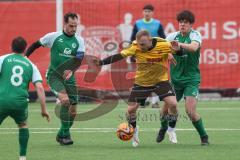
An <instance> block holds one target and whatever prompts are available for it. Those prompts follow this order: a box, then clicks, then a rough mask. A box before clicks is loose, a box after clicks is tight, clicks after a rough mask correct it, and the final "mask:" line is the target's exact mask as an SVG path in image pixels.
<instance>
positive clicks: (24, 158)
mask: <svg viewBox="0 0 240 160" xmlns="http://www.w3.org/2000/svg"><path fill="white" fill-rule="evenodd" d="M19 160H27V158H26V157H25V156H20V157H19Z"/></svg>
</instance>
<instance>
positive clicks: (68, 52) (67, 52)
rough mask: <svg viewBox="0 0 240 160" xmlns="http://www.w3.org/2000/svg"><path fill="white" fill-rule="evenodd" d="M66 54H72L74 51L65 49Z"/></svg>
mask: <svg viewBox="0 0 240 160" xmlns="http://www.w3.org/2000/svg"><path fill="white" fill-rule="evenodd" d="M63 53H64V54H68V55H69V54H71V53H72V50H71V49H70V48H65V49H64V51H63Z"/></svg>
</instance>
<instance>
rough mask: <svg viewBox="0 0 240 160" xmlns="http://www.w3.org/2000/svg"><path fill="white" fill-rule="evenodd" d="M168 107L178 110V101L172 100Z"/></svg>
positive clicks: (168, 102)
mask: <svg viewBox="0 0 240 160" xmlns="http://www.w3.org/2000/svg"><path fill="white" fill-rule="evenodd" d="M166 104H167V106H169V108H170V109H175V110H176V109H177V101H176V100H171V101H167V102H166Z"/></svg>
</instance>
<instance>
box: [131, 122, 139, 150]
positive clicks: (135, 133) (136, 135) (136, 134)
mask: <svg viewBox="0 0 240 160" xmlns="http://www.w3.org/2000/svg"><path fill="white" fill-rule="evenodd" d="M138 130H139V127H138V126H136V128H135V129H134V134H133V138H132V146H133V147H137V146H138V145H139V138H138Z"/></svg>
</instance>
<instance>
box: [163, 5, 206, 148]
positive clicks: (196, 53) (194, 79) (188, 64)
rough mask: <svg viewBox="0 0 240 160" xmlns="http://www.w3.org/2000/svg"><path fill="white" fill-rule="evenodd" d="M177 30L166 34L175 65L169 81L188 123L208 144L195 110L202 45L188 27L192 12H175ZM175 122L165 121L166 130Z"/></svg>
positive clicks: (199, 78) (170, 129)
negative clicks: (183, 106) (168, 122)
mask: <svg viewBox="0 0 240 160" xmlns="http://www.w3.org/2000/svg"><path fill="white" fill-rule="evenodd" d="M177 21H178V24H179V31H178V32H174V33H171V34H170V35H168V36H167V40H169V41H171V43H172V46H173V48H174V50H177V52H178V54H174V58H175V59H176V61H177V65H171V66H170V67H171V71H170V74H171V81H172V83H173V85H174V89H175V92H176V97H177V101H180V100H181V98H182V97H184V99H185V109H186V113H187V115H188V117H189V118H190V119H191V121H192V124H193V125H194V127H195V128H196V130H197V132H198V134H199V136H200V139H201V144H202V145H208V144H209V142H208V135H207V133H206V131H205V129H204V126H203V122H202V119H201V117H200V115H199V114H198V113H197V111H196V105H197V99H198V95H199V85H200V81H201V76H200V70H199V57H200V48H201V45H202V38H201V34H200V33H199V32H198V31H196V30H194V29H192V25H193V23H194V21H195V18H194V15H193V13H192V12H190V11H188V10H184V11H182V12H180V13H179V14H178V15H177ZM175 125H176V122H175V123H172V124H169V129H168V132H170V134H169V135H170V136H171V132H172V133H174V128H175ZM169 138H171V137H169Z"/></svg>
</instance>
